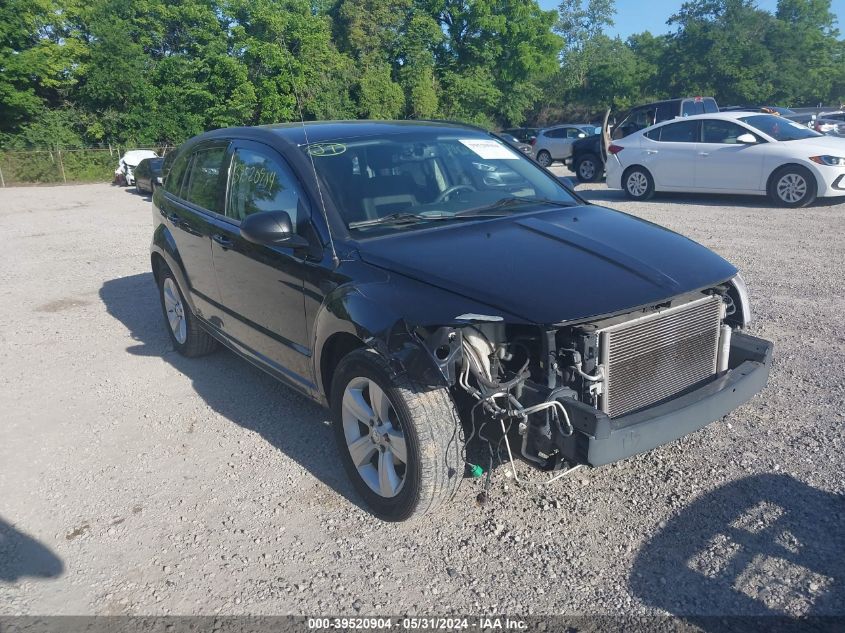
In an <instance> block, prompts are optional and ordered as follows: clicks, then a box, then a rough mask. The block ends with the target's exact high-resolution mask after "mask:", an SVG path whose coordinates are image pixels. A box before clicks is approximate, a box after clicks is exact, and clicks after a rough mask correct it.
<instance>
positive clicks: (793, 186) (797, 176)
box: [769, 165, 818, 209]
mask: <svg viewBox="0 0 845 633" xmlns="http://www.w3.org/2000/svg"><path fill="white" fill-rule="evenodd" d="M817 195H818V186H817V185H816V179H815V177H814V176H813V174H812V173H811V172H810V171H809V170H808V169H805V168H804V167H801V166H799V165H787V166H785V167H781V168H780V169H778V170H777V171H776V172H775V173H774V174H772V177H771V178H770V179H769V198H770V199H771V200H772V202H774V203H775V204H776V205H778V206H781V207H788V208H792V209H797V208H799V207H806V206H807V205H810V204H812V203H813V202H815V200H816V196H817Z"/></svg>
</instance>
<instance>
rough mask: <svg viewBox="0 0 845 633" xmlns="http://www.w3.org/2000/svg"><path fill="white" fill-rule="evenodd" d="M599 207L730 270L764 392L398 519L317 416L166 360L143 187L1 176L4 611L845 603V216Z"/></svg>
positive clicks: (726, 609) (620, 204) (712, 610)
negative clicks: (575, 463) (766, 344)
mask: <svg viewBox="0 0 845 633" xmlns="http://www.w3.org/2000/svg"><path fill="white" fill-rule="evenodd" d="M580 189H581V188H580V187H579V190H580ZM584 195H585V197H587V198H588V199H590V200H592V201H594V202H596V203H598V204H603V205H607V206H611V207H614V208H618V209H621V210H623V211H627V212H630V213H633V214H636V215H638V216H641V217H644V218H647V219H649V220H652V221H655V222H657V223H660V224H664V225H666V226H669V227H671V228H672V229H675V230H677V231H680V232H681V233H684V234H686V235H689V236H690V237H692V238H693V239H695V240H697V241H699V242H701V243H703V244H704V245H706V246H708V247H710V248H712V249H715V250H716V251H717V252H719V253H720V254H722V255H723V256H725V257H726V258H727V259H729V260H731V261H732V262H734V263H735V264H737V265H738V266H739V268H740V269H741V270H742V271H743V274H744V275H745V279H746V281H747V282H748V285H749V288H750V292H751V299H752V306H753V309H754V310H755V315H754V316H755V319H754V323H753V326H752V328H751V332H752V333H753V334H756V335H758V336H762V337H765V338H768V339H771V340H773V341H774V342H775V345H776V349H775V364H774V368H773V373H772V378H771V381H770V384H769V387H768V388H767V389H766V390H765V392H763V393H762V394H761V395H759V396H757V397H756V398H755V399H754V400H752V401H751V402H750V403H749V404H747V405H746V406H743V407H741V408H740V409H738V410H737V411H735V412H734V413H733V414H732V415H730V416H728V417H727V418H725V419H723V420H721V421H718V422H715V423H713V424H711V425H710V426H708V427H706V428H705V429H703V430H702V431H700V432H698V433H695V434H694V435H692V436H690V437H687V438H685V439H683V440H681V441H678V442H675V443H673V444H670V445H668V446H664V447H662V448H660V449H658V450H655V451H652V452H650V453H648V454H646V455H643V456H640V457H636V458H634V459H630V460H628V461H625V462H623V463H620V464H616V465H612V466H608V467H604V468H600V469H593V470H585V469H582V470H579V471H576V472H575V473H573V474H571V475H569V476H568V477H567V478H566V479H563V480H560V481H557V482H555V483H554V484H552V485H550V486H548V487H543V488H539V487H535V486H531V487H527V488H522V487H519V486H517V485H515V484H514V482H513V481H512V480H511V479H510V478H508V477H507V476H506V469H505V468H498V469H496V471H495V472H494V475H493V486H492V496H491V500H490V502H489V503H488V504H487V505H486V506H484V507H479V506H478V505H477V504H476V503H475V497H476V495H477V493H478V492H479V491H480V489H481V484H480V482H479V481H478V480H467V481H465V482H464V484H463V486H462V488H461V490H460V493H459V499H458V500H457V501H456V502H455V504H454V506H453V507H452V508H450V509H449V510H448V511H445V512H442V513H440V514H438V515H435V516H432V517H430V518H429V519H427V520H425V521H423V522H418V523H406V524H399V525H396V524H385V523H381V522H379V521H377V520H375V519H374V518H373V517H372V516H371V515H369V514H368V513H367V512H366V511H365V510H363V509H362V508H361V507H360V506H359V500H358V499H357V498H356V496H355V493H354V492H353V490H352V488H351V486H350V484H349V483H348V482H347V480H346V477H345V475H344V473H343V471H342V468H341V466H340V463H339V461H338V459H337V455H336V453H335V447H334V443H333V438H332V435H331V429H330V428H329V426H328V417H327V413H326V412H325V411H324V410H322V409H321V408H319V407H318V406H316V405H314V404H311V403H310V402H309V401H307V400H306V399H304V398H302V397H300V396H298V395H296V394H295V393H293V392H292V391H289V390H288V389H287V388H285V387H283V386H281V385H279V384H277V383H276V382H274V381H273V379H271V378H269V377H268V376H265V375H264V374H262V373H261V372H260V371H258V370H256V369H254V368H253V367H252V366H250V365H249V364H247V363H246V362H244V361H242V360H240V359H239V358H237V357H235V356H234V355H233V354H231V353H229V352H227V351H221V352H218V353H216V354H214V355H212V356H210V357H206V358H202V359H198V360H187V359H184V358H181V357H180V356H178V355H177V354H176V353H175V352H173V351H172V349H171V346H170V343H169V339H168V337H167V334H166V331H165V324H164V322H163V319H162V316H161V313H160V309H159V306H158V297H157V293H156V289H155V286H154V282H153V279H152V275H151V273H150V272H149V258H148V244H149V241H150V234H151V218H150V202H149V198H146V197H141V196H138V195H136V194H135V193H134V192H133V191H132V190H124V189H121V188H116V187H111V186H108V185H80V186H67V187H43V188H9V189H3V190H0V233H1V234H2V235H3V236H4V245H3V250H2V267H0V281H1V282H2V283H1V284H0V287H2V297H3V300H2V302H0V384H2V389H1V390H0V412H2V413H1V414H0V415H2V422H1V423H0V431H1V432H2V434H0V466H2V468H0V614H6V615H11V614H18V613H25V614H215V613H220V614H242V613H250V614H311V615H314V614H335V615H337V614H346V615H354V614H357V613H360V614H411V615H419V614H431V613H436V614H444V615H447V614H456V613H462V614H482V613H509V614H514V615H517V614H519V615H529V614H536V615H539V614H597V613H602V614H604V613H610V614H631V613H633V614H655V613H673V614H723V613H732V614H771V613H788V614H832V613H840V614H841V613H845V555H843V552H845V474H843V465H845V457H843V449H845V438H843V428H845V426H844V425H843V422H845V414H843V411H845V328H843V325H842V322H843V313H845V277H843V266H845V204H842V203H839V204H836V203H831V202H826V203H822V204H821V205H817V206H814V207H812V208H809V209H802V210H797V211H785V210H779V209H770V208H765V207H763V206H762V205H763V204H764V202H763V201H762V200H761V199H754V198H736V197H732V198H719V197H700V196H696V197H691V196H687V197H660V198H658V199H657V200H654V201H652V202H649V203H644V204H638V203H631V202H628V201H625V200H624V199H623V198H622V195H621V193H619V192H610V191H608V190H607V189H605V188H604V186H603V185H602V186H599V185H597V186H593V187H590V188H588V189H587V190H586V191H585V192H584ZM599 290H600V289H599ZM519 469H520V472H521V473H522V475H524V476H526V477H528V478H531V479H533V480H534V481H541V480H542V479H543V478H544V476H543V475H542V474H540V473H537V472H535V471H532V470H531V469H530V468H528V467H527V466H524V465H520V466H519Z"/></svg>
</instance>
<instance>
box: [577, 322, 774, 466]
mask: <svg viewBox="0 0 845 633" xmlns="http://www.w3.org/2000/svg"><path fill="white" fill-rule="evenodd" d="M773 347H774V345H773V344H772V343H771V342H770V341H766V340H764V339H761V338H757V337H754V336H750V335H748V334H743V333H742V332H734V334H733V336H732V337H731V353H730V361H729V367H730V369H729V370H728V371H726V372H725V373H724V374H723V375H721V376H719V377H718V378H716V379H714V380H712V381H711V382H709V383H707V384H706V385H704V386H702V387H699V388H698V389H695V390H694V391H691V392H688V393H686V394H683V395H682V396H679V397H677V398H674V399H673V400H669V401H668V402H664V403H662V404H658V405H655V406H653V407H650V408H648V409H644V410H642V411H637V412H635V413H630V414H628V415H625V416H622V417H619V418H610V417H609V416H608V415H607V414H606V413H603V412H602V411H598V410H597V409H594V408H593V407H590V406H589V405H586V404H584V403H581V402H576V401H573V400H569V399H567V400H561V402H562V403H563V404H564V405H565V406H566V408H567V412H568V413H569V417H570V420H571V422H572V425H573V426H574V427H575V429H576V432H577V435H578V437H577V439H576V442H575V443H569V446H567V449H568V450H564V451H563V452H564V456H565V457H566V458H567V459H568V460H569V461H570V462H572V461H575V462H579V463H587V464H589V465H591V466H603V465H605V464H610V463H612V462H616V461H619V460H621V459H625V458H627V457H631V456H632V455H637V454H638V453H643V452H645V451H648V450H651V449H653V448H655V447H657V446H660V445H661V444H666V443H667V442H671V441H673V440H676V439H678V438H681V437H683V436H685V435H688V434H689V433H692V432H693V431H697V430H698V429H700V428H702V427H703V426H705V425H707V424H709V423H710V422H712V421H714V420H718V419H719V418H721V417H722V416H724V415H727V414H728V413H730V412H731V411H733V410H734V409H736V408H737V407H738V406H739V405H741V404H743V403H745V402H747V401H748V400H750V399H751V398H752V397H753V396H754V394H756V393H758V392H759V391H761V390H762V389H763V387H765V386H766V382H767V381H768V378H769V371H770V369H771V365H772V349H773ZM561 448H563V447H561Z"/></svg>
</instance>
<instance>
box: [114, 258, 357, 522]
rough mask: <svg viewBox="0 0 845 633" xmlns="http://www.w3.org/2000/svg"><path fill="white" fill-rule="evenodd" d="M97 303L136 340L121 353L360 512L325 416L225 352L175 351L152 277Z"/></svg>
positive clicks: (118, 285)
mask: <svg viewBox="0 0 845 633" xmlns="http://www.w3.org/2000/svg"><path fill="white" fill-rule="evenodd" d="M100 298H101V299H102V301H103V303H104V304H105V306H106V309H107V310H108V313H109V314H110V315H112V316H113V317H114V318H116V319H117V320H118V321H120V322H121V323H123V325H124V326H126V328H128V330H129V331H130V333H131V335H132V338H133V339H134V340H135V341H137V345H133V346H131V347H129V348H128V349H127V350H126V351H127V352H128V353H130V354H135V355H141V356H160V357H161V358H163V359H164V360H165V361H167V362H168V363H170V364H171V365H172V366H173V367H175V368H176V369H177V370H178V371H179V372H181V373H182V374H184V375H185V376H187V377H188V378H190V379H191V381H192V383H193V387H194V389H195V390H196V392H197V394H198V395H199V396H200V397H201V398H202V399H203V400H204V401H205V402H206V404H208V406H209V407H211V409H213V410H214V411H215V412H217V413H218V414H220V415H222V416H224V417H226V418H227V419H228V420H230V421H232V422H234V423H235V424H238V425H239V426H242V427H244V428H245V429H249V430H250V431H255V432H256V433H259V434H260V435H261V436H262V437H263V438H264V439H265V440H266V441H267V442H269V443H270V444H271V445H272V446H274V447H276V448H277V449H279V450H281V451H282V452H284V453H285V454H286V455H288V456H289V457H290V458H291V459H293V460H295V461H296V462H297V463H299V464H300V465H302V466H303V467H304V468H305V469H307V470H308V471H309V472H310V473H311V474H312V475H314V476H315V477H316V478H317V479H319V480H320V481H321V482H323V483H324V484H326V485H327V486H329V487H331V488H333V489H334V490H336V491H337V492H338V493H340V494H341V495H343V496H344V497H346V498H347V499H348V500H349V501H351V502H352V503H355V504H356V505H359V506H360V505H361V501H360V500H359V499H358V497H357V495H356V493H355V491H354V489H353V488H352V486H351V484H350V483H349V480H348V478H347V476H346V473H345V472H344V470H343V466H342V465H341V463H340V460H338V458H337V452H336V445H335V440H334V436H333V433H332V429H331V427H330V426H329V425H328V424H326V423H325V421H326V420H327V419H328V415H329V414H328V412H327V411H326V410H325V409H323V408H322V407H320V406H318V405H317V404H315V403H313V402H311V401H310V400H309V399H307V398H306V397H304V396H301V395H299V394H298V393H297V392H295V391H293V390H292V389H289V388H288V387H285V386H284V385H282V384H281V383H279V382H278V381H277V380H275V379H274V378H272V377H270V376H268V375H267V374H265V373H264V372H262V371H261V370H259V369H257V368H256V367H254V366H253V365H251V364H250V363H248V362H247V361H245V360H243V359H241V358H240V357H238V356H236V355H235V354H234V353H232V352H230V351H228V350H226V349H221V350H220V351H218V352H216V353H214V354H211V355H210V356H205V357H202V358H193V359H192V358H185V357H183V356H181V355H180V354H178V353H177V352H176V351H174V350H173V347H172V345H171V343H170V338H169V336H168V334H167V331H166V325H165V322H164V317H163V316H162V313H161V308H160V306H159V297H158V289H157V287H156V283H155V280H154V279H153V275H152V273H143V274H139V275H132V276H129V277H123V278H120V279H114V280H111V281H107V282H106V283H104V284H103V286H102V288H101V289H100Z"/></svg>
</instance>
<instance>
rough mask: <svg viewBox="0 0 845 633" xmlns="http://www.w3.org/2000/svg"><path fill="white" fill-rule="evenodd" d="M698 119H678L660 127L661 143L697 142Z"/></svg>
mask: <svg viewBox="0 0 845 633" xmlns="http://www.w3.org/2000/svg"><path fill="white" fill-rule="evenodd" d="M698 126H699V122H698V121H680V122H678V123H670V124H668V125H664V126H663V127H661V128H660V141H661V142H663V143H697V142H698Z"/></svg>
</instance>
